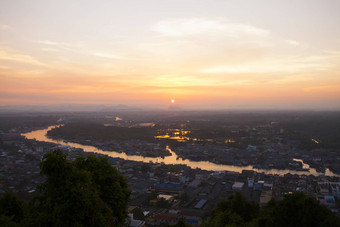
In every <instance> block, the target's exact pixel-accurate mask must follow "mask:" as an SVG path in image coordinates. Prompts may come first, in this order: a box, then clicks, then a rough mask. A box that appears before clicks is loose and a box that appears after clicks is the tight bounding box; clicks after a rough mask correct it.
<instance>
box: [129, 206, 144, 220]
mask: <svg viewBox="0 0 340 227" xmlns="http://www.w3.org/2000/svg"><path fill="white" fill-rule="evenodd" d="M132 213H133V219H136V220H144V219H145V216H144V213H143V210H142V209H141V208H139V207H136V208H135V209H134V210H133V211H132Z"/></svg>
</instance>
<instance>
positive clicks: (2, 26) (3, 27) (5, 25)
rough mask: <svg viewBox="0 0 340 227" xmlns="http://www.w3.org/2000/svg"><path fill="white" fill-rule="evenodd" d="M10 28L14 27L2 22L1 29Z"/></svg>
mask: <svg viewBox="0 0 340 227" xmlns="http://www.w3.org/2000/svg"><path fill="white" fill-rule="evenodd" d="M10 28H12V27H11V26H9V25H7V24H0V30H8V29H10Z"/></svg>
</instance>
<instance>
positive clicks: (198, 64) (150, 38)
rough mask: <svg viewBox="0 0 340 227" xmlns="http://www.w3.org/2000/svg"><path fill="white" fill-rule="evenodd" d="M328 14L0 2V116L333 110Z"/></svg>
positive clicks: (296, 5) (317, 10)
mask: <svg viewBox="0 0 340 227" xmlns="http://www.w3.org/2000/svg"><path fill="white" fill-rule="evenodd" d="M339 12H340V1H338V0H304V1H302V0H301V1H300V0H294V1H293V0H292V1H288V0H287V1H273V0H271V1H269V0H267V1H265V0H241V1H240V0H235V1H234V0H206V1H203V0H135V1H130V0H125V1H113V0H106V1H93V0H91V1H87V0H86V1H85V0H83V1H70V0H55V1H51V0H1V2H0V105H2V106H3V105H49V104H66V103H78V104H125V105H129V106H146V107H148V106H150V107H160V108H162V107H167V106H170V105H178V106H180V107H183V108H184V109H185V108H187V109H195V108H196V109H238V108H239V109H247V108H249V109H261V108H265V109H278V108H279V109H285V108H289V109H338V110H339V109H340V13H339ZM172 99H174V100H175V103H172V102H171V100H172Z"/></svg>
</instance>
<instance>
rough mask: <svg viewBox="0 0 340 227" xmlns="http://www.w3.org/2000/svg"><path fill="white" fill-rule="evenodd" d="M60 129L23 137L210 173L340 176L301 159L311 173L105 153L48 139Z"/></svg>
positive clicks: (100, 151) (174, 156) (174, 155)
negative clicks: (311, 165)
mask: <svg viewBox="0 0 340 227" xmlns="http://www.w3.org/2000/svg"><path fill="white" fill-rule="evenodd" d="M55 127H58V125H54V126H50V127H48V128H46V129H39V130H35V131H32V132H28V133H23V134H22V135H23V136H25V137H26V138H27V139H35V140H37V141H43V142H51V143H55V144H59V145H69V146H71V147H74V148H81V149H83V150H84V151H85V152H95V153H100V154H104V155H108V156H111V157H119V158H122V159H125V160H131V161H138V162H147V163H149V162H153V163H164V164H181V165H186V166H189V167H191V168H194V169H195V168H200V169H202V170H209V171H233V172H239V173H240V172H242V170H253V171H256V172H261V173H262V172H264V173H265V174H278V175H284V174H287V173H290V174H298V175H304V174H305V175H314V176H319V175H323V174H324V175H326V176H339V175H338V174H335V173H333V172H332V171H330V170H329V169H328V168H327V169H326V172H325V173H319V172H317V171H316V169H314V168H310V167H309V165H307V164H305V163H303V161H302V160H300V159H294V160H295V161H299V162H302V164H303V167H304V168H306V169H308V170H309V171H294V170H288V169H286V170H278V169H269V170H268V169H254V168H253V166H251V165H249V166H233V165H220V164H215V163H212V162H209V161H191V160H188V159H182V158H180V157H178V156H177V154H176V153H175V152H173V151H172V150H171V149H170V148H167V149H168V151H169V152H170V153H171V156H166V157H164V158H162V157H158V158H153V157H142V156H139V155H127V154H126V153H124V152H123V153H118V152H114V151H105V150H101V149H98V148H96V147H94V146H88V145H82V144H79V143H73V142H64V141H62V140H55V139H51V138H48V137H47V136H46V134H47V131H49V130H51V129H53V128H55Z"/></svg>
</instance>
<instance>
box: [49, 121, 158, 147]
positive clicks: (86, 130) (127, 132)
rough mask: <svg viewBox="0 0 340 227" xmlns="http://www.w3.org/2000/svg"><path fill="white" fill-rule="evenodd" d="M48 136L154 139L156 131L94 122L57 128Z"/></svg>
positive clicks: (108, 139) (81, 138)
mask: <svg viewBox="0 0 340 227" xmlns="http://www.w3.org/2000/svg"><path fill="white" fill-rule="evenodd" d="M47 135H48V136H51V137H56V138H61V139H63V138H67V140H70V141H72V140H73V139H80V140H93V141H97V142H98V141H100V142H105V141H110V140H125V139H142V140H143V139H145V140H150V139H153V138H154V136H155V135H156V130H155V129H154V128H150V127H139V128H138V127H132V128H129V127H113V126H110V127H106V126H104V125H103V124H100V123H94V122H73V123H68V124H66V125H64V126H62V127H58V128H55V129H53V130H51V131H49V132H48V133H47Z"/></svg>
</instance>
